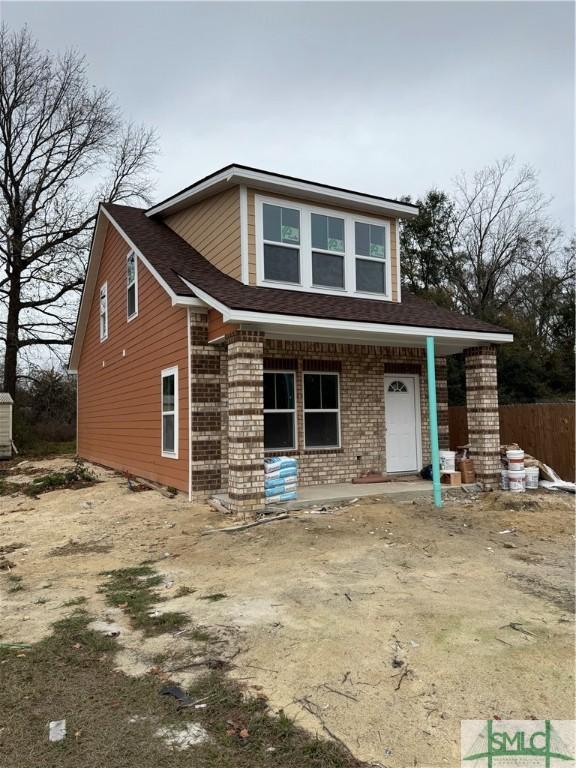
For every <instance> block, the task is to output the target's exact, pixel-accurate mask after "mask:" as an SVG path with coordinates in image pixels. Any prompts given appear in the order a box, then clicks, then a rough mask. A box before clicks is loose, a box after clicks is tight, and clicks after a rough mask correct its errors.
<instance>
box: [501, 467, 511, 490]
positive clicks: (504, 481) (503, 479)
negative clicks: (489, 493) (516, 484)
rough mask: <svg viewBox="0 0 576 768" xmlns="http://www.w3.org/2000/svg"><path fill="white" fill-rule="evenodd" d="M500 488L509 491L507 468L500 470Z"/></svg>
mask: <svg viewBox="0 0 576 768" xmlns="http://www.w3.org/2000/svg"><path fill="white" fill-rule="evenodd" d="M500 488H502V490H503V491H509V490H510V481H509V480H508V470H507V469H502V470H501V471H500Z"/></svg>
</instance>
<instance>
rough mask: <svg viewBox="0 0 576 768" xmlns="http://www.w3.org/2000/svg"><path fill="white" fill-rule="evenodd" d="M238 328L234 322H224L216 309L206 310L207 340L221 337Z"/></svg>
mask: <svg viewBox="0 0 576 768" xmlns="http://www.w3.org/2000/svg"><path fill="white" fill-rule="evenodd" d="M238 328H239V326H238V325H237V324H236V323H225V322H224V318H223V317H222V313H221V312H218V310H217V309H209V310H208V342H211V341H216V340H218V339H222V338H223V337H224V336H228V335H229V334H230V333H233V332H234V331H236V330H237V329H238Z"/></svg>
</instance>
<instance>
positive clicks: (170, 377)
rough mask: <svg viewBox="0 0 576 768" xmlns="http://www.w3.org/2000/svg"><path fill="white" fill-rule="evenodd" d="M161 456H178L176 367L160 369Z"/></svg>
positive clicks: (169, 457)
mask: <svg viewBox="0 0 576 768" xmlns="http://www.w3.org/2000/svg"><path fill="white" fill-rule="evenodd" d="M161 398H162V400H161V403H162V406H161V408H162V425H161V427H162V456H165V457H166V458H168V459H177V458H178V368H166V369H165V370H164V371H162V390H161Z"/></svg>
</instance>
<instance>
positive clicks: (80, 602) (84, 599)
mask: <svg viewBox="0 0 576 768" xmlns="http://www.w3.org/2000/svg"><path fill="white" fill-rule="evenodd" d="M87 600H88V598H87V597H84V596H83V595H80V596H79V597H72V598H70V600H66V602H65V603H62V607H63V608H68V607H70V606H73V605H84V603H85V602H87Z"/></svg>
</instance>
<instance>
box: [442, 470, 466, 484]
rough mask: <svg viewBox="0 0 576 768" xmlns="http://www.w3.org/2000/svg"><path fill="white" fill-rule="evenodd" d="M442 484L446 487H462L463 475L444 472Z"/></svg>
mask: <svg viewBox="0 0 576 768" xmlns="http://www.w3.org/2000/svg"><path fill="white" fill-rule="evenodd" d="M440 482H441V483H443V484H444V485H462V475H461V474H460V472H442V474H441V475H440Z"/></svg>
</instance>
